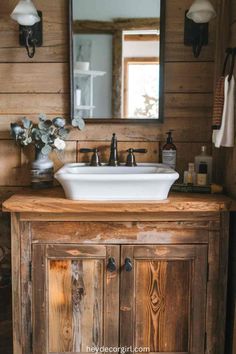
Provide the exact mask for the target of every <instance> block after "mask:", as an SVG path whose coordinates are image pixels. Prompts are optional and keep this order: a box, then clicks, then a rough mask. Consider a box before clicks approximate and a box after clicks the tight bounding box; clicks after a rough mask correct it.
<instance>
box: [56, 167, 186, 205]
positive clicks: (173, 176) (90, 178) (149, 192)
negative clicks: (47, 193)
mask: <svg viewBox="0 0 236 354" xmlns="http://www.w3.org/2000/svg"><path fill="white" fill-rule="evenodd" d="M55 178H56V179H57V180H58V181H59V182H60V183H61V185H62V187H63V189H64V191H65V194H66V197H67V198H68V199H73V200H104V201H105V200H164V199H166V198H167V197H168V193H169V191H170V188H171V186H172V184H173V183H174V182H175V181H176V180H177V179H178V178H179V174H178V173H177V172H175V171H174V170H172V169H171V168H169V167H167V166H166V165H163V164H139V165H138V166H136V167H127V166H118V167H112V166H105V165H104V166H99V167H92V166H88V165H86V164H80V163H73V164H66V165H64V166H63V167H62V168H61V169H60V170H59V171H58V172H57V173H56V174H55Z"/></svg>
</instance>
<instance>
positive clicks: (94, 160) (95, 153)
mask: <svg viewBox="0 0 236 354" xmlns="http://www.w3.org/2000/svg"><path fill="white" fill-rule="evenodd" d="M79 152H82V153H87V152H92V153H93V154H92V157H91V161H90V166H101V161H100V157H99V154H98V152H99V151H98V149H97V148H95V149H87V148H84V149H83V148H82V149H80V150H79Z"/></svg>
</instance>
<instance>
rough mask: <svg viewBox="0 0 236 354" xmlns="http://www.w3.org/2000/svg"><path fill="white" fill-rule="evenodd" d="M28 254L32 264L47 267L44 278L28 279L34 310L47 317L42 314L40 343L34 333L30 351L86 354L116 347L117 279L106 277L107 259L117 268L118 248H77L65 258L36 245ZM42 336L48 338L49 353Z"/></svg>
mask: <svg viewBox="0 0 236 354" xmlns="http://www.w3.org/2000/svg"><path fill="white" fill-rule="evenodd" d="M71 247H72V246H71ZM33 249H34V256H33V257H35V258H36V259H35V260H34V264H35V265H36V262H37V259H39V260H40V259H41V260H42V257H43V258H44V262H43V264H46V263H47V267H46V268H44V269H41V270H42V271H43V272H42V273H41V274H37V273H34V278H33V288H34V292H36V294H35V302H34V306H37V307H38V309H40V308H44V309H45V311H46V312H41V314H42V317H41V325H40V328H41V331H42V335H43V336H44V337H43V336H41V337H40V336H39V339H38V337H36V334H37V328H36V329H35V337H34V339H35V342H34V343H35V346H38V345H39V344H40V345H41V346H42V347H43V348H42V349H41V350H42V351H43V353H44V352H70V353H75V352H88V351H89V347H93V346H102V345H106V346H109V345H114V346H115V345H118V317H116V316H118V314H119V311H118V303H119V294H118V287H119V281H118V274H117V273H116V272H115V273H112V274H111V275H110V273H109V272H107V271H106V264H107V260H108V258H109V257H111V256H112V257H114V258H115V260H116V262H117V263H118V264H119V247H118V246H107V247H105V246H97V247H94V246H86V247H84V246H79V245H78V244H77V245H76V246H73V248H71V250H72V249H73V251H74V252H72V253H71V254H70V257H68V250H67V248H66V246H64V245H61V246H57V247H52V246H46V245H44V246H43V247H42V246H41V245H35V246H34V247H33ZM40 255H41V256H40ZM39 277H40V278H41V279H42V280H41V282H42V284H44V286H43V289H44V290H43V291H42V290H41V291H39V289H38V280H39ZM46 279H48V281H47V284H48V289H47V288H45V284H46V283H45V281H46ZM39 283H40V282H39ZM40 288H41V289H42V287H40ZM39 294H40V295H39ZM104 299H106V301H105V300H104ZM45 303H47V304H48V305H47V307H46V308H45V305H44V304H45ZM36 304H37V305H36ZM114 312H115V313H114ZM111 316H112V318H113V323H111ZM47 318H49V327H48V328H47ZM45 334H47V336H48V338H49V343H48V349H47V339H46V337H45ZM41 340H44V341H43V342H40V341H41Z"/></svg>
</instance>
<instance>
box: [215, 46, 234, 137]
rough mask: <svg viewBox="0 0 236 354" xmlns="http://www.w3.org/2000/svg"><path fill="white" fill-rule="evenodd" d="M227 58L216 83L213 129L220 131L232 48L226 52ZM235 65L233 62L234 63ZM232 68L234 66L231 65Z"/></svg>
mask: <svg viewBox="0 0 236 354" xmlns="http://www.w3.org/2000/svg"><path fill="white" fill-rule="evenodd" d="M226 53H227V54H226V57H225V61H224V66H223V71H222V75H221V76H220V77H219V79H218V80H217V82H216V88H215V95H214V105H213V115H212V129H213V130H215V129H220V127H221V123H222V117H223V110H224V98H225V97H224V85H225V76H226V70H227V66H228V62H229V59H230V56H231V54H232V48H228V49H227V50H226ZM232 63H233V61H232ZM231 68H232V65H231Z"/></svg>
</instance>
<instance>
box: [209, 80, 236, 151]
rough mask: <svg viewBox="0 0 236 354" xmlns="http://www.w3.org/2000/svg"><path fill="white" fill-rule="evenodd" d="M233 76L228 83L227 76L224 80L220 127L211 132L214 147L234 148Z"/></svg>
mask: <svg viewBox="0 0 236 354" xmlns="http://www.w3.org/2000/svg"><path fill="white" fill-rule="evenodd" d="M234 89H235V80H234V76H232V77H231V80H230V81H229V76H227V77H226V78H225V85H224V109H223V115H222V122H221V127H220V129H219V130H214V131H213V137H212V140H213V143H214V144H215V147H217V148H219V147H220V146H224V147H233V146H234Z"/></svg>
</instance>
